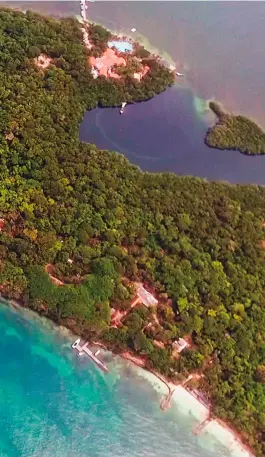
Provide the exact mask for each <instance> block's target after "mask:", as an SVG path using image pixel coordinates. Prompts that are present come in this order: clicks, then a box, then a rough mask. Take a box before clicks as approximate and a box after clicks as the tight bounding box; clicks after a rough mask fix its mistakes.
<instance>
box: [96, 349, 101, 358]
mask: <svg viewBox="0 0 265 457" xmlns="http://www.w3.org/2000/svg"><path fill="white" fill-rule="evenodd" d="M99 354H100V349H98V350H97V351H96V352H95V357H97V356H98V355H99Z"/></svg>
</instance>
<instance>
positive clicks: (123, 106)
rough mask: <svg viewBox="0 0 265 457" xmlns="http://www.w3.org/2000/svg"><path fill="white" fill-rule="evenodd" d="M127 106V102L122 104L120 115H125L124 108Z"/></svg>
mask: <svg viewBox="0 0 265 457" xmlns="http://www.w3.org/2000/svg"><path fill="white" fill-rule="evenodd" d="M126 105H127V103H126V102H122V104H121V109H120V114H123V113H124V108H125V106H126Z"/></svg>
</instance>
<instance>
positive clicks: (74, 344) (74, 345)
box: [72, 338, 81, 349]
mask: <svg viewBox="0 0 265 457" xmlns="http://www.w3.org/2000/svg"><path fill="white" fill-rule="evenodd" d="M80 341H81V339H80V338H78V339H77V340H76V341H75V342H74V343H73V344H72V348H73V349H75V348H76V346H78V345H79V344H80Z"/></svg>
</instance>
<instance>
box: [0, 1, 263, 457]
mask: <svg viewBox="0 0 265 457" xmlns="http://www.w3.org/2000/svg"><path fill="white" fill-rule="evenodd" d="M98 30H99V29H97V31H98ZM104 36H105V38H104V39H103V38H102V37H104ZM0 38H1V47H0V70H1V71H0V80H1V85H0V100H1V109H0V128H1V135H0V160H1V168H0V173H1V189H0V217H1V221H0V284H1V286H0V287H1V293H2V295H3V296H4V297H5V298H7V299H9V300H16V301H18V302H19V303H20V304H21V305H24V306H27V307H29V308H31V309H33V310H35V311H37V312H38V313H39V314H42V315H45V316H47V317H49V318H50V319H52V320H54V321H55V322H57V323H59V324H60V325H65V326H66V327H68V328H70V329H71V330H73V331H74V332H75V333H77V334H79V335H80V336H83V337H85V338H87V339H92V338H93V339H97V340H100V341H102V342H103V344H105V345H107V346H108V347H109V348H111V349H113V350H114V351H116V352H122V351H125V350H127V351H128V350H129V351H131V352H132V353H136V354H138V355H141V357H144V358H145V360H146V364H147V367H150V369H153V370H156V371H158V372H159V373H161V374H163V375H164V376H166V377H167V378H168V379H173V380H176V381H177V380H181V379H183V378H184V377H187V376H188V374H189V373H191V372H197V373H201V374H203V377H201V379H200V380H199V381H197V380H196V381H194V387H199V389H200V390H201V391H203V392H204V394H205V395H207V396H208V398H209V399H210V400H211V405H212V411H213V414H215V415H216V416H217V417H220V418H221V419H224V420H225V421H227V422H228V423H229V424H232V425H233V426H235V427H236V429H237V430H238V431H239V432H240V433H241V437H242V439H243V440H244V441H245V442H247V443H248V444H249V445H250V446H251V447H253V448H254V449H255V452H256V455H258V456H262V455H264V454H265V439H264V421H265V413H264V405H265V330H264V328H265V294H264V286H265V270H264V265H265V250H264V246H265V232H264V226H265V222H264V219H265V188H264V187H262V186H254V185H229V184H227V183H223V182H207V181H206V180H204V179H200V178H195V177H190V176H186V177H185V176H182V177H180V176H177V175H175V174H173V173H164V174H163V173H157V174H152V173H144V172H142V171H141V170H140V169H139V168H138V167H136V166H133V165H131V164H130V163H129V162H128V160H127V159H125V157H123V156H122V155H120V154H117V153H114V152H109V151H102V150H99V149H97V147H96V146H95V145H93V144H84V143H81V142H80V141H79V136H78V133H79V124H80V122H81V120H82V118H83V115H84V113H85V111H86V110H87V109H92V108H95V107H96V106H97V105H98V104H100V105H101V106H115V105H120V103H121V102H122V101H124V100H126V101H133V100H134V101H140V100H144V99H147V98H150V97H153V96H154V95H155V93H159V92H161V91H162V90H165V89H166V87H167V86H168V85H170V84H171V83H172V75H171V73H170V72H169V71H168V69H166V68H165V67H163V66H162V65H160V63H159V62H156V61H154V64H153V68H152V71H151V74H149V76H146V78H145V79H144V80H143V81H142V82H141V84H136V83H135V82H133V81H132V79H131V78H130V76H129V75H125V79H124V80H122V81H120V82H117V81H113V82H112V81H110V80H106V78H98V79H97V80H93V78H92V77H91V72H90V68H89V66H88V55H89V54H88V51H87V50H86V49H85V47H84V45H83V41H82V40H83V38H82V33H81V31H80V24H79V23H78V21H77V20H75V19H73V18H70V19H69V18H67V19H62V20H54V19H51V18H45V17H42V16H40V15H38V14H35V13H32V12H30V11H28V12H26V14H23V13H20V12H17V11H16V12H14V11H11V10H8V9H1V10H0ZM94 39H95V41H96V40H98V41H97V44H98V45H99V48H101V49H102V46H103V47H104V45H103V44H102V43H104V40H105V39H106V35H105V34H104V33H103V32H102V36H101V33H99V37H98V35H97V37H94ZM99 52H100V51H99ZM40 53H45V54H47V55H49V56H50V57H52V59H53V64H52V65H51V66H50V67H49V68H48V69H47V70H45V71H41V70H40V69H39V68H37V66H36V65H35V64H34V59H35V58H36V57H37V56H38V55H39V54H40ZM69 260H71V262H69ZM51 278H53V279H55V278H56V280H57V285H56V281H55V282H54V281H53V282H52V281H51ZM136 281H141V282H143V283H144V284H145V285H146V287H149V288H150V290H153V291H154V293H155V294H156V297H157V298H158V300H159V305H158V306H157V308H156V309H153V308H146V307H144V306H141V305H140V306H137V307H135V308H134V309H133V310H132V311H131V312H130V313H129V314H128V315H127V316H126V318H125V320H124V321H123V325H122V327H121V328H113V327H110V308H111V307H112V308H115V309H120V310H126V309H128V308H129V307H130V306H131V299H132V296H133V291H132V289H131V287H130V284H131V282H136ZM58 284H60V285H61V286H60V287H59V286H58ZM150 322H151V323H152V325H151V326H149V327H148V326H147V324H148V323H150ZM143 329H144V330H143ZM183 336H188V338H189V340H190V342H191V347H190V348H189V349H187V350H184V351H183V352H182V353H181V355H180V357H178V358H175V357H173V355H172V342H173V341H174V340H176V339H177V338H179V337H183ZM154 341H156V342H157V341H158V342H160V343H162V345H163V347H157V345H155V344H154ZM198 383H199V384H198Z"/></svg>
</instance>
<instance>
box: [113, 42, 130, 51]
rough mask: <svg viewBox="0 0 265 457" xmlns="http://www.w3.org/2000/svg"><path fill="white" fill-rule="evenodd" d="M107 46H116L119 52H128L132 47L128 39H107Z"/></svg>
mask: <svg viewBox="0 0 265 457" xmlns="http://www.w3.org/2000/svg"><path fill="white" fill-rule="evenodd" d="M108 47H109V48H113V47H114V48H116V49H117V51H119V52H130V51H132V49H133V46H132V44H131V43H129V42H128V41H109V42H108Z"/></svg>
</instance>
